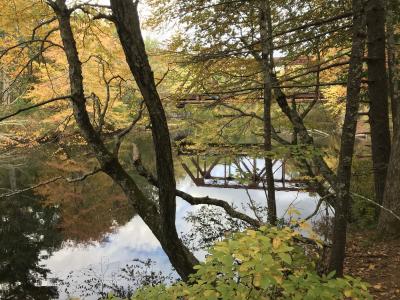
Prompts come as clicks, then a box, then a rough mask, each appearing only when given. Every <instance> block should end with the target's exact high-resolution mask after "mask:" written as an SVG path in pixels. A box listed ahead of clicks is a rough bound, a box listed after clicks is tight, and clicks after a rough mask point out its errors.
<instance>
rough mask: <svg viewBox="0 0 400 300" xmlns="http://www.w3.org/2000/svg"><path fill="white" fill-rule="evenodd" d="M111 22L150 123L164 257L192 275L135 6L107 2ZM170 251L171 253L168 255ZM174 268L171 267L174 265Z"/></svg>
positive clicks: (162, 114) (165, 127) (164, 124)
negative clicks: (179, 227)
mask: <svg viewBox="0 0 400 300" xmlns="http://www.w3.org/2000/svg"><path fill="white" fill-rule="evenodd" d="M110 3H111V10H112V13H113V20H114V23H115V26H116V27H117V32H118V36H119V39H120V42H121V45H122V48H123V50H124V53H125V57H126V61H127V63H128V65H129V68H130V70H131V73H132V75H133V77H134V78H135V81H136V83H137V85H138V87H139V89H140V92H141V93H142V96H143V99H144V102H145V104H146V107H147V110H148V111H149V115H150V120H151V130H152V136H153V143H154V148H155V152H156V166H157V179H158V184H159V205H160V217H161V222H162V226H161V231H162V232H163V237H164V238H165V240H164V243H165V245H166V246H167V247H166V248H165V250H166V253H167V255H168V257H169V258H170V260H171V262H172V263H173V264H174V263H175V264H176V265H177V264H180V265H181V266H180V268H181V269H182V271H183V273H185V274H186V275H187V274H191V273H193V271H194V269H193V266H194V264H196V263H197V259H196V258H195V257H194V256H193V255H192V254H191V253H189V251H183V252H182V250H184V249H185V247H184V246H183V244H182V241H181V240H180V239H179V237H178V233H177V231H176V227H175V214H176V198H175V191H176V183H175V175H174V163H173V160H172V147H171V141H170V135H169V129H168V125H167V118H166V116H165V112H164V108H163V106H162V103H161V99H160V97H159V95H158V92H157V88H156V84H155V81H154V74H153V71H152V69H151V67H150V64H149V60H148V57H147V54H146V49H145V45H144V41H143V37H142V33H141V29H140V21H139V15H138V12H137V3H138V2H136V3H135V4H134V3H133V2H132V1H131V0H111V2H110ZM170 249H172V252H171V251H170ZM174 266H175V265H174Z"/></svg>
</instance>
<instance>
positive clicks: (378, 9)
mask: <svg viewBox="0 0 400 300" xmlns="http://www.w3.org/2000/svg"><path fill="white" fill-rule="evenodd" d="M367 35H368V60H367V63H368V82H369V84H368V93H369V101H370V107H371V108H370V112H369V119H370V126H371V142H372V161H373V169H374V181H375V201H376V202H378V203H379V204H382V199H383V193H384V189H385V182H386V173H387V167H388V163H389V158H390V130H389V104H388V96H387V94H388V92H387V76H386V59H385V57H386V55H385V51H386V49H385V5H384V0H368V3H367Z"/></svg>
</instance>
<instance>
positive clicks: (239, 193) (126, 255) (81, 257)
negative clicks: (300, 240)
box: [44, 166, 318, 299]
mask: <svg viewBox="0 0 400 300" xmlns="http://www.w3.org/2000/svg"><path fill="white" fill-rule="evenodd" d="M232 169H233V168H232ZM223 172H224V170H223V166H217V167H216V168H215V169H214V170H213V173H212V175H213V176H222V175H223ZM280 176H281V173H280V170H277V172H276V177H280ZM177 186H178V189H180V190H182V191H185V192H188V193H190V194H191V195H193V196H195V197H198V196H210V197H212V198H217V199H223V200H227V201H228V202H230V203H232V204H233V205H234V206H235V207H236V208H237V209H238V210H241V211H246V207H247V206H246V203H247V202H248V195H247V193H246V191H245V189H232V188H214V187H197V186H196V185H195V184H194V183H193V182H192V180H191V179H190V177H189V176H186V177H185V178H184V179H182V180H180V181H179V182H178V184H177ZM248 192H249V195H250V197H251V198H252V199H253V200H254V201H255V202H256V203H257V204H265V203H266V198H265V192H264V190H257V189H253V190H248ZM276 199H277V213H278V217H282V216H283V215H284V214H285V213H286V212H287V209H288V206H289V205H293V206H294V207H295V208H296V209H297V210H299V211H300V214H301V215H300V217H302V218H304V217H307V216H308V215H310V214H311V213H312V212H313V211H314V209H315V206H316V203H317V201H318V197H317V196H310V194H309V193H307V192H293V191H292V192H284V191H278V192H276ZM243 204H244V205H243ZM198 208H199V207H193V206H191V205H190V204H188V203H187V202H185V201H182V200H180V199H178V201H177V218H176V224H177V230H178V232H187V231H189V230H190V226H188V224H187V223H186V221H185V220H184V216H186V215H187V213H188V212H190V211H194V210H196V209H198ZM247 212H248V211H247ZM248 213H249V214H250V215H252V214H251V213H250V212H248ZM203 255H204V253H203V254H200V253H198V254H197V256H199V258H201V257H202V256H203ZM135 258H139V259H147V258H151V259H152V260H153V261H155V262H156V263H157V265H156V267H155V269H156V270H161V271H164V272H166V273H169V272H170V271H171V265H170V263H169V261H168V258H167V257H166V255H165V254H164V252H163V251H162V249H161V246H160V244H159V242H158V241H157V239H156V238H155V237H154V236H153V234H152V233H151V231H150V230H149V229H148V227H147V226H146V225H145V224H144V222H143V221H142V220H141V219H140V218H139V217H134V218H133V219H132V220H130V221H129V222H128V223H127V224H125V225H124V226H121V227H118V228H116V229H115V230H114V231H113V233H111V234H109V235H108V236H107V237H105V238H104V239H103V241H100V242H97V243H95V244H92V245H88V246H79V245H78V246H73V245H68V244H66V245H65V246H64V247H63V248H62V249H61V250H59V251H57V252H55V253H53V255H52V256H51V257H50V258H49V259H48V260H46V261H44V263H45V264H46V266H47V267H48V268H49V269H50V270H51V272H52V274H54V275H55V276H57V277H58V278H60V279H63V278H65V277H66V276H67V275H68V273H69V272H70V271H74V272H75V274H77V273H82V272H84V271H85V270H87V269H88V268H90V267H91V268H93V269H94V270H95V271H96V272H98V275H100V274H102V275H104V276H105V277H107V276H110V275H111V273H112V272H113V271H117V270H119V269H120V268H121V267H123V266H124V265H125V264H127V263H130V262H132V260H133V259H135ZM73 296H78V295H73ZM61 299H66V295H65V294H64V295H63V294H61Z"/></svg>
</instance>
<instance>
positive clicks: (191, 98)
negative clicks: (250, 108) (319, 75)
mask: <svg viewBox="0 0 400 300" xmlns="http://www.w3.org/2000/svg"><path fill="white" fill-rule="evenodd" d="M237 98H238V96H226V95H225V96H219V95H213V94H190V95H186V96H185V97H182V98H181V99H179V100H178V103H177V105H176V107H177V108H184V107H185V106H186V105H211V104H213V103H217V102H218V101H224V102H235V101H236V100H237ZM317 98H318V101H319V102H325V101H326V100H327V99H325V97H324V95H323V94H319V95H317V94H316V93H313V92H309V93H297V94H294V95H288V96H287V100H288V101H289V103H293V102H295V103H296V104H300V103H310V102H313V101H315V100H316V99H317ZM259 100H260V101H262V100H263V98H262V97H260V98H259Z"/></svg>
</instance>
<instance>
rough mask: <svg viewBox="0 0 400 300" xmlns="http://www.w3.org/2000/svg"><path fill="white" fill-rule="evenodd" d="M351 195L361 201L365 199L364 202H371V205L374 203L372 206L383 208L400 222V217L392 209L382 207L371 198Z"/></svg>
mask: <svg viewBox="0 0 400 300" xmlns="http://www.w3.org/2000/svg"><path fill="white" fill-rule="evenodd" d="M350 194H352V195H353V196H356V197H358V198H360V199H363V200H365V201H368V202H370V203H372V204H374V205H376V206H378V207H380V208H382V209H383V210H385V211H387V212H388V213H390V214H391V215H392V216H393V217H395V218H396V219H397V220H399V221H400V216H399V215H397V214H396V213H395V212H394V211H393V210H391V209H389V208H386V207H384V206H382V205H380V204H379V203H377V202H375V201H374V200H371V199H369V198H367V197H364V196H363V195H360V194H356V193H350Z"/></svg>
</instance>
